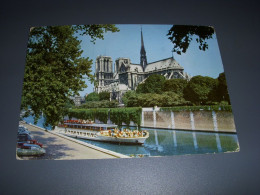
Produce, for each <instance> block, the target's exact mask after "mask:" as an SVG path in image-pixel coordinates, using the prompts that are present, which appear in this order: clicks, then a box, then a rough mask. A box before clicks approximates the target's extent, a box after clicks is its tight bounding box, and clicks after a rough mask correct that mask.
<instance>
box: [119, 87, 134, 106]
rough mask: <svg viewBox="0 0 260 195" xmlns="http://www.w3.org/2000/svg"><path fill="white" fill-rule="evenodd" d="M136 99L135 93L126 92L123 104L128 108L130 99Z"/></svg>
mask: <svg viewBox="0 0 260 195" xmlns="http://www.w3.org/2000/svg"><path fill="white" fill-rule="evenodd" d="M133 97H136V92H135V91H132V90H130V91H127V92H125V94H124V95H123V97H122V100H123V103H124V104H125V106H126V107H127V106H128V102H129V99H130V98H133Z"/></svg>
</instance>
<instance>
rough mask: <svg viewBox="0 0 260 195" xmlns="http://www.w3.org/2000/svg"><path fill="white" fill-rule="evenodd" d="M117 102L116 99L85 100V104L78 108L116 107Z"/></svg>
mask: <svg viewBox="0 0 260 195" xmlns="http://www.w3.org/2000/svg"><path fill="white" fill-rule="evenodd" d="M117 106H118V102H117V101H116V100H112V101H108V100H102V101H87V102H86V103H85V104H83V105H81V106H80V108H116V107H117Z"/></svg>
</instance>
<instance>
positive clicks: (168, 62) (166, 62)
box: [145, 57, 184, 72]
mask: <svg viewBox="0 0 260 195" xmlns="http://www.w3.org/2000/svg"><path fill="white" fill-rule="evenodd" d="M164 68H174V69H184V68H183V67H182V66H181V65H180V64H179V63H178V62H177V61H176V60H175V59H174V58H172V57H170V58H166V59H163V60H159V61H156V62H152V63H149V64H147V66H146V68H145V72H150V71H153V70H155V69H157V70H160V69H164Z"/></svg>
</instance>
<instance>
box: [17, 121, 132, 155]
mask: <svg viewBox="0 0 260 195" xmlns="http://www.w3.org/2000/svg"><path fill="white" fill-rule="evenodd" d="M20 124H21V125H23V126H25V127H26V128H28V130H29V131H30V132H31V135H32V136H33V138H34V139H36V140H37V141H38V142H40V143H42V144H43V148H44V149H45V150H46V154H45V155H44V156H41V157H34V156H30V157H18V158H17V159H18V160H34V159H35V160H36V159H46V160H48V159H49V160H78V159H109V158H130V157H128V156H125V155H122V154H119V153H116V152H112V151H109V150H105V149H102V148H99V147H96V146H91V145H89V144H87V143H84V142H82V141H78V140H75V139H73V138H69V137H66V136H62V135H59V134H56V133H53V132H51V131H45V130H44V129H42V128H40V127H37V126H35V125H31V124H26V123H24V122H20Z"/></svg>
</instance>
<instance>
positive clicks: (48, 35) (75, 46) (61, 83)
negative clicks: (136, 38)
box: [21, 25, 118, 126]
mask: <svg viewBox="0 0 260 195" xmlns="http://www.w3.org/2000/svg"><path fill="white" fill-rule="evenodd" d="M107 31H111V32H116V31H118V29H117V28H116V27H115V26H114V25H84V26H46V27H35V28H32V29H31V31H30V37H29V41H28V48H27V54H26V66H25V74H24V83H23V92H22V105H21V109H23V110H25V111H27V112H26V115H27V116H28V115H29V110H31V111H32V112H31V114H32V115H33V116H34V122H35V123H37V120H38V119H39V117H40V116H41V114H43V115H44V117H45V119H46V120H45V124H44V126H47V125H51V126H55V125H56V124H57V122H58V121H60V120H61V119H62V118H63V116H64V115H66V114H67V108H66V103H67V102H68V99H69V97H70V96H74V95H78V91H80V90H82V89H83V88H86V87H87V85H86V84H85V82H84V80H83V79H84V76H86V77H87V78H89V79H91V80H93V76H92V74H91V64H92V60H89V58H84V57H81V54H82V52H83V51H82V50H81V49H80V41H79V40H78V39H77V37H76V33H80V34H84V35H89V36H90V37H91V39H92V41H93V42H94V41H95V39H96V38H101V39H103V38H104V37H103V33H104V32H107Z"/></svg>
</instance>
